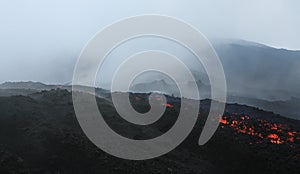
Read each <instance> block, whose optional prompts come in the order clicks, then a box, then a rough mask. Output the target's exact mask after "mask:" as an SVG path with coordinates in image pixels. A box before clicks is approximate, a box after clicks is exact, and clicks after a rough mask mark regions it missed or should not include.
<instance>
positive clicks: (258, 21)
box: [0, 0, 300, 84]
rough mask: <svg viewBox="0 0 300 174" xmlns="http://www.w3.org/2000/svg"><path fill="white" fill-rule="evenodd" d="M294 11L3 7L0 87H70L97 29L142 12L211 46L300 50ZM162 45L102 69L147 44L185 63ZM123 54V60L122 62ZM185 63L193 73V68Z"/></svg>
mask: <svg viewBox="0 0 300 174" xmlns="http://www.w3.org/2000/svg"><path fill="white" fill-rule="evenodd" d="M299 7H300V2H299V1H297V0H290V1H285V0H278V1H273V0H252V1H248V2H245V1H239V0H228V1H223V2H220V1H217V0H210V1H199V0H193V1H189V2H186V1H179V0H165V1H160V0H152V1H140V0H132V1H124V2H121V1H114V0H108V1H96V0H94V1H91V0H87V1H83V0H81V1H76V0H75V1H74V0H72V1H71V0H66V1H59V0H51V1H50V0H49V1H40V0H28V1H17V0H11V1H0V22H1V24H0V25H1V27H0V38H1V39H0V53H1V55H0V82H4V81H28V80H32V81H40V82H44V83H67V82H69V81H71V79H72V74H73V69H74V66H75V63H76V59H77V58H78V56H79V53H80V51H81V49H82V48H83V47H84V45H85V44H86V43H87V41H88V40H89V39H90V38H91V37H92V36H93V35H94V34H95V33H96V32H97V31H99V30H101V29H102V28H103V27H105V26H107V25H110V24H111V23H113V22H115V21H117V20H120V19H122V18H125V17H130V16H134V15H141V14H163V15H169V16H174V17H177V18H180V19H182V20H185V21H186V22H188V23H190V24H192V25H194V26H196V27H197V28H198V29H199V30H200V31H201V32H202V33H203V34H204V35H205V36H206V37H207V38H208V39H209V40H210V41H212V42H216V41H219V40H227V39H229V38H235V39H244V40H250V41H254V42H259V43H263V44H266V45H269V46H273V47H276V48H286V49H292V50H297V49H300V42H299V31H300V23H299V19H300V9H299ZM140 42H143V41H140ZM135 43H139V41H137V42H135ZM146 43H148V44H146ZM166 43H167V42H166V41H158V42H156V40H152V41H151V42H149V40H148V41H147V42H145V41H144V44H139V45H142V46H139V47H134V46H130V44H129V45H127V46H126V45H124V46H123V51H122V48H121V49H120V50H121V51H119V52H117V53H114V54H113V55H112V59H111V61H110V62H107V63H106V64H105V67H104V70H103V71H107V72H112V70H113V69H114V68H115V67H116V65H117V64H118V61H120V60H121V59H122V58H124V57H125V56H124V53H125V51H126V50H130V51H129V52H126V55H130V54H129V53H133V52H134V51H138V50H144V49H147V46H148V47H151V48H162V49H165V50H168V51H170V52H174V54H177V55H179V56H180V57H183V59H184V60H187V59H189V57H190V54H189V53H187V52H185V51H184V50H183V49H176V48H177V46H176V45H172V43H168V44H166ZM162 45H167V46H164V47H163V46H162ZM126 48H127V49H126ZM128 48H131V49H128ZM124 50H125V51H124ZM120 55H122V56H124V57H122V58H121V59H119V57H120ZM299 59H300V58H299ZM113 60H116V61H113ZM189 63H190V65H191V66H192V67H193V68H196V69H197V67H196V66H198V65H195V64H194V63H193V62H192V61H191V62H189ZM199 66H201V65H199ZM105 69H106V70H105ZM199 69H201V68H199ZM266 71H267V70H266ZM283 71H284V70H283ZM108 74H109V73H108ZM100 76H101V74H100ZM102 76H106V77H107V79H106V80H104V82H102V83H104V84H105V83H108V81H109V80H108V79H109V78H108V77H109V76H107V75H106V74H105V72H104V74H103V75H102Z"/></svg>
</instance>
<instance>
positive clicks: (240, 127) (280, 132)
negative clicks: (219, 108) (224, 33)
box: [219, 115, 300, 145]
mask: <svg viewBox="0 0 300 174" xmlns="http://www.w3.org/2000/svg"><path fill="white" fill-rule="evenodd" d="M219 122H220V124H221V128H222V129H225V128H226V127H229V128H231V129H233V130H234V131H235V132H236V133H239V134H245V135H249V136H254V137H257V138H259V139H261V140H257V141H256V142H253V141H249V144H254V143H256V144H258V143H263V142H271V143H273V144H278V145H279V144H284V143H286V144H291V143H295V141H297V142H298V141H299V140H300V132H297V131H294V130H291V128H290V127H289V126H288V125H284V124H277V123H270V122H269V121H267V120H263V119H251V118H250V117H249V116H238V115H235V116H232V117H227V116H223V118H221V119H220V120H219ZM297 142H296V143H297Z"/></svg>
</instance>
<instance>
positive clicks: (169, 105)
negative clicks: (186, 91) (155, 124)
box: [164, 103, 174, 108]
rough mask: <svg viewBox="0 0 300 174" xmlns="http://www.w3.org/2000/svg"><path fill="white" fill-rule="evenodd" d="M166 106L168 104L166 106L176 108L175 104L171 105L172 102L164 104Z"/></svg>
mask: <svg viewBox="0 0 300 174" xmlns="http://www.w3.org/2000/svg"><path fill="white" fill-rule="evenodd" d="M164 106H166V107H168V108H174V106H173V105H171V104H169V103H168V104H164Z"/></svg>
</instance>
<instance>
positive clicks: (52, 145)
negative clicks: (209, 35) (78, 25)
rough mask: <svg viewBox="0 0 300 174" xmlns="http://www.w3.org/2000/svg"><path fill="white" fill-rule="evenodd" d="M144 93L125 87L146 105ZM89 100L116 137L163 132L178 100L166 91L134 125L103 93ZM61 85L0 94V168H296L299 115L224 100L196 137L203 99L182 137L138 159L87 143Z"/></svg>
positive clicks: (235, 170) (141, 136)
mask: <svg viewBox="0 0 300 174" xmlns="http://www.w3.org/2000/svg"><path fill="white" fill-rule="evenodd" d="M148 95H149V94H131V95H130V98H131V102H132V105H133V106H134V107H135V108H136V110H138V111H140V112H146V111H147V110H148V109H149V105H148V103H147V102H148ZM105 96H106V97H104V98H101V97H99V98H98V99H97V102H98V105H99V107H100V108H101V112H102V114H103V116H104V118H105V120H106V122H107V123H108V124H109V125H112V126H111V127H112V128H113V129H114V130H115V131H117V132H121V134H122V135H123V136H127V137H129V138H133V139H146V138H151V137H155V136H159V134H163V133H164V132H166V131H167V130H168V129H169V128H170V127H171V126H172V124H173V123H174V120H176V116H177V115H178V111H179V109H180V103H179V101H180V99H179V98H174V97H170V96H167V99H168V105H167V110H166V112H165V114H164V116H163V117H162V119H161V120H159V121H160V122H159V123H157V124H154V125H152V126H150V127H137V126H135V125H132V124H130V123H127V122H126V121H124V120H122V119H120V117H119V115H118V114H117V112H116V111H115V109H114V107H112V103H111V101H110V99H109V96H108V95H107V94H106V95H105ZM71 97H72V95H71V93H70V92H69V91H67V90H64V89H56V90H50V91H41V92H38V93H33V94H29V95H28V96H21V95H18V96H10V97H0V140H1V141H0V173H53V174H57V173H299V171H300V165H299V164H300V150H299V149H300V133H299V132H300V122H299V121H297V120H293V119H288V118H285V117H281V116H279V115H276V114H274V113H272V112H265V111H263V110H260V109H258V108H254V107H249V106H246V105H238V104H228V105H227V106H226V112H225V113H224V116H223V118H222V119H221V120H219V121H220V123H221V124H220V126H219V128H218V130H217V132H216V134H215V135H214V136H213V138H212V139H211V140H210V141H209V142H208V143H207V144H205V145H204V146H199V145H198V144H197V143H198V139H199V135H200V133H201V129H202V127H203V124H204V122H205V120H206V116H207V112H208V109H209V106H210V101H209V100H202V101H201V109H200V111H199V119H198V121H197V123H196V126H195V127H194V129H193V131H192V133H191V134H190V136H189V137H188V138H187V139H186V140H185V141H184V142H183V143H182V144H181V145H180V146H179V147H177V148H176V149H175V150H173V151H171V152H170V153H168V154H166V155H164V156H161V157H159V158H155V159H151V160H146V161H128V160H123V159H119V158H116V157H113V156H110V155H109V154H106V153H105V152H103V151H102V150H100V149H98V148H97V147H96V146H94V145H93V144H92V143H91V142H90V141H89V140H88V138H87V137H86V136H85V134H84V133H83V132H82V130H81V128H80V126H79V124H78V122H77V119H76V116H75V113H74V109H73V105H72V98H71Z"/></svg>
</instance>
